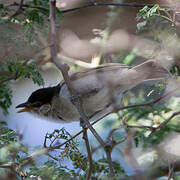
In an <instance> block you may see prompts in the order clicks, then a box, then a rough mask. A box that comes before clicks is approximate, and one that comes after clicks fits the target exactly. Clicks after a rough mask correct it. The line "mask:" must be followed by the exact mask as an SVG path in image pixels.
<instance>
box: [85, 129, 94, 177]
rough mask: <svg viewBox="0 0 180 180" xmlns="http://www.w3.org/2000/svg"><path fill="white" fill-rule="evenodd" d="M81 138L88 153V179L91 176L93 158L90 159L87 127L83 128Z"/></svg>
mask: <svg viewBox="0 0 180 180" xmlns="http://www.w3.org/2000/svg"><path fill="white" fill-rule="evenodd" d="M83 139H84V141H85V143H86V149H87V153H88V161H89V170H88V176H87V178H86V179H87V180H89V179H90V178H91V174H92V170H93V160H92V153H91V148H90V145H89V140H88V135H87V128H84V129H83Z"/></svg>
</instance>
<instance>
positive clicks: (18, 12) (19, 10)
mask: <svg viewBox="0 0 180 180" xmlns="http://www.w3.org/2000/svg"><path fill="white" fill-rule="evenodd" d="M23 3H24V0H21V2H20V3H19V4H18V6H19V7H18V9H17V10H16V12H15V13H14V14H13V15H11V16H10V19H11V18H13V17H15V16H17V15H19V14H21V11H22V8H23Z"/></svg>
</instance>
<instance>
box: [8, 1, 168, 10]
mask: <svg viewBox="0 0 180 180" xmlns="http://www.w3.org/2000/svg"><path fill="white" fill-rule="evenodd" d="M154 5H155V4H148V3H147V4H146V3H143V4H140V3H134V2H133V3H124V2H122V3H116V2H89V3H87V4H83V5H80V6H78V7H74V8H70V9H64V10H61V13H68V12H73V11H77V10H80V9H84V8H88V7H94V6H99V7H100V6H120V7H132V8H133V7H134V8H142V7H144V6H148V7H150V8H151V7H153V6H154ZM10 6H19V3H17V2H14V3H11V4H9V5H7V7H10ZM22 7H25V8H34V9H39V10H43V11H48V9H47V8H44V7H42V6H32V5H29V4H23V5H22ZM160 7H161V8H169V6H168V5H165V4H164V5H160Z"/></svg>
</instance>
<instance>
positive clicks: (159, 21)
mask: <svg viewBox="0 0 180 180" xmlns="http://www.w3.org/2000/svg"><path fill="white" fill-rule="evenodd" d="M49 5H50V2H49V1H48V0H29V1H23V0H21V1H19V2H15V1H13V2H12V1H10V2H7V1H6V2H5V1H0V47H1V48H0V52H1V53H0V54H1V55H0V58H1V60H0V108H1V113H2V114H4V115H7V114H8V109H9V107H10V106H11V103H12V89H11V87H12V86H11V84H12V83H14V82H16V81H18V80H19V79H21V78H30V79H32V81H33V82H34V83H35V84H38V85H39V86H42V85H44V81H43V78H42V76H41V74H40V72H41V68H42V66H43V65H44V64H46V63H49V62H50V61H51V58H50V55H49V52H47V53H45V54H43V50H45V49H48V48H49V46H50V43H49V39H50V35H49V21H50V18H49V15H50V14H49ZM58 5H59V4H58V3H57V8H56V12H57V18H56V23H57V26H58V25H59V24H60V27H58V30H57V31H58V33H60V34H61V23H66V21H67V19H66V17H64V14H65V13H71V12H73V11H74V10H75V9H73V8H69V9H63V6H62V5H63V4H61V3H60V5H61V6H60V5H59V6H60V7H58ZM76 6H77V9H76V11H75V13H78V11H80V10H82V9H85V8H87V7H91V8H92V9H93V8H95V7H96V6H99V8H103V7H104V6H105V8H107V9H106V16H105V19H104V23H103V24H104V29H94V34H93V33H92V34H93V36H94V38H93V40H92V41H93V42H95V46H90V44H89V42H87V40H86V39H85V40H81V39H80V38H78V37H76V36H75V35H74V34H73V32H69V35H70V37H72V39H71V40H70V41H63V38H64V37H62V36H60V40H61V41H62V42H64V44H65V45H67V44H66V43H65V42H70V44H69V46H70V47H71V45H72V44H71V42H72V43H73V40H74V39H73V38H75V42H76V43H77V47H79V48H80V49H81V43H85V44H86V45H87V48H88V47H90V48H89V51H91V53H92V54H91V56H93V55H94V54H95V53H96V56H95V57H94V58H91V57H89V56H88V53H84V55H82V56H79V58H78V57H77V56H76V54H71V55H70V56H68V54H67V50H66V49H63V48H62V47H61V46H62V44H58V46H59V51H60V54H59V57H60V59H61V60H63V61H65V62H66V63H68V64H70V65H71V69H72V70H71V71H77V70H79V69H80V67H79V66H78V65H80V66H87V67H89V66H92V65H93V63H95V64H96V65H98V64H101V63H104V62H118V63H123V64H126V65H132V64H137V63H140V62H142V61H143V60H145V59H150V58H155V59H157V60H159V61H161V62H162V64H165V66H166V67H168V68H169V69H170V72H171V74H172V79H171V80H170V81H163V82H157V83H155V84H154V83H153V85H152V84H146V85H144V86H143V87H141V88H134V89H133V90H132V91H131V92H129V93H128V94H127V95H126V96H125V97H124V98H123V105H124V106H127V105H133V104H141V103H148V104H144V105H142V106H141V107H139V106H134V108H127V109H124V110H121V111H119V112H117V113H114V114H112V115H110V116H108V117H107V118H106V120H105V121H103V122H102V127H103V131H105V132H106V135H105V138H104V139H105V140H104V141H105V142H110V144H111V154H112V155H113V154H115V156H116V157H118V156H120V154H121V155H122V156H123V157H124V159H125V161H126V162H127V164H129V165H130V166H131V167H132V169H133V170H134V172H135V173H134V174H133V175H131V174H128V172H127V171H125V169H124V167H122V166H121V164H120V163H119V161H118V160H117V159H118V158H113V161H112V166H113V169H114V175H113V177H111V178H114V179H130V178H140V179H146V178H148V179H155V178H158V177H162V176H167V177H168V179H178V178H179V179H180V176H179V175H178V172H179V171H180V162H179V161H180V160H179V156H178V155H170V154H168V153H165V152H162V151H160V150H159V149H158V148H159V146H158V145H159V144H160V143H161V142H163V140H164V139H165V138H166V137H168V136H170V135H172V133H173V132H174V133H176V134H178V133H179V132H180V118H179V117H180V116H179V114H180V99H179V94H178V93H179V89H180V86H179V74H180V62H179V35H180V34H179V11H178V10H179V2H178V1H177V2H171V1H170V2H168V1H167V2H166V3H165V4H161V2H160V3H159V4H138V3H127V2H124V1H112V2H110V3H108V2H107V1H105V2H104V1H97V2H94V1H87V2H83V3H81V4H76ZM121 6H129V8H134V7H136V8H138V9H136V10H135V13H136V17H135V16H134V17H133V18H134V19H135V20H136V25H137V28H136V30H135V31H134V32H133V34H131V33H130V32H128V31H124V27H123V28H122V29H123V31H117V32H118V33H117V34H116V33H114V36H115V35H116V36H115V38H118V37H119V36H120V39H121V40H122V43H121V42H118V43H120V44H122V45H120V46H118V47H115V45H114V44H115V43H117V41H116V42H115V43H114V40H115V39H113V32H114V29H116V28H115V27H114V26H116V23H117V22H118V20H119V18H121V16H120V15H121V12H119V9H120V8H121V10H122V9H123V7H121ZM124 11H126V9H124ZM96 13H97V10H96ZM128 13H130V12H126V14H127V15H128ZM81 16H83V14H82V15H81ZM129 17H131V16H129ZM87 23H88V22H87ZM84 26H85V25H84ZM95 28H96V27H95ZM42 37H43V40H44V41H45V43H46V44H45V45H44V44H43V45H42ZM123 38H124V39H123ZM127 39H130V41H131V40H132V39H133V41H131V42H132V44H133V43H134V45H133V46H131V45H130V43H129V42H128V43H124V42H127ZM111 40H113V41H112V42H113V45H114V46H113V48H112V49H110V48H109V47H108V45H109V44H110V45H111ZM118 40H119V39H118ZM85 44H83V45H85ZM145 45H146V46H147V47H145ZM72 47H73V46H72ZM94 49H96V52H95V53H94ZM81 50H82V49H81ZM84 51H88V50H87V49H84ZM93 53H94V54H93ZM82 54H83V52H82ZM83 56H84V57H85V56H86V58H87V60H86V62H84V61H83V58H84V57H83ZM162 60H164V61H162ZM90 61H91V62H90ZM0 120H1V125H0V128H1V129H0V178H2V179H38V178H39V179H43V180H44V179H53V180H56V179H57V180H59V179H65V178H66V179H89V178H90V177H89V176H88V175H89V167H90V162H89V159H88V155H87V153H84V152H83V151H82V148H81V147H82V144H81V141H80V139H76V137H75V136H76V135H75V136H74V135H72V134H70V133H69V132H68V131H67V130H66V129H64V128H62V129H55V130H54V131H53V132H52V133H47V134H46V136H45V140H44V147H37V148H36V149H33V151H32V150H31V147H28V146H27V145H25V144H23V142H22V139H23V134H20V133H19V132H15V131H13V130H11V129H9V128H8V126H7V123H6V121H4V118H3V117H2V116H1V118H0ZM100 135H101V133H100ZM103 137H104V135H103ZM170 137H171V136H170ZM94 142H96V143H94ZM94 144H95V145H94ZM90 146H91V150H92V157H94V156H95V157H98V158H93V162H92V164H93V168H92V172H91V179H109V178H110V176H109V175H110V170H109V162H108V160H107V158H106V157H105V156H104V149H103V148H102V147H101V146H99V145H98V142H97V141H96V139H94V138H93V137H92V138H91V139H90ZM123 146H124V148H123V150H122V147H123ZM136 147H141V148H142V149H143V150H144V152H145V150H146V149H147V148H149V147H151V148H152V147H153V148H154V149H155V150H156V151H155V153H154V154H153V155H152V156H153V157H152V159H153V161H152V162H151V163H150V164H149V165H148V167H145V168H143V167H142V166H140V165H139V162H138V160H137V159H136V157H134V155H133V153H132V152H133V149H134V148H136ZM173 148H178V144H177V147H173ZM164 153H165V154H164ZM44 156H47V157H48V158H44ZM164 156H166V158H162V157H164ZM167 157H168V158H167ZM64 159H66V160H68V163H67V164H63V163H61V161H62V160H64ZM39 161H40V162H41V163H38V162H39ZM140 170H141V171H140Z"/></svg>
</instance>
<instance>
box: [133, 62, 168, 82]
mask: <svg viewBox="0 0 180 180" xmlns="http://www.w3.org/2000/svg"><path fill="white" fill-rule="evenodd" d="M133 69H134V70H136V71H137V72H139V73H141V74H142V76H144V77H145V81H146V80H157V79H164V78H168V77H169V76H170V72H169V71H168V70H167V69H166V68H165V67H163V66H162V65H160V64H159V63H157V62H156V61H155V60H149V61H146V62H144V63H142V64H140V65H137V66H135V67H133Z"/></svg>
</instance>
